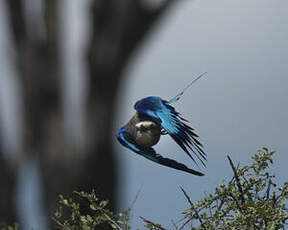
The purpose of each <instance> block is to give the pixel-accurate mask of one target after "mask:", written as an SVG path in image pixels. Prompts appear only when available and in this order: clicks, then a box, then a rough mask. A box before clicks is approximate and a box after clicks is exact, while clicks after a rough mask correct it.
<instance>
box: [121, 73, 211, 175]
mask: <svg viewBox="0 0 288 230" xmlns="http://www.w3.org/2000/svg"><path fill="white" fill-rule="evenodd" d="M204 74H206V73H203V74H201V75H200V76H198V77H197V78H196V79H194V80H193V81H192V82H191V83H190V84H189V85H187V86H186V87H185V88H184V89H183V90H182V91H181V92H180V93H178V94H177V95H176V96H175V97H173V98H172V99H170V100H168V101H167V100H163V99H161V98H160V97H157V96H150V97H145V98H143V99H141V100H139V101H137V102H136V103H135V105H134V109H135V110H136V114H135V115H134V116H133V117H132V118H131V119H130V121H129V122H128V123H127V124H126V125H124V126H123V127H122V128H120V130H119V132H118V134H117V139H118V140H119V142H120V143H121V144H122V145H123V146H125V147H127V148H129V149H130V150H132V151H133V152H135V153H137V154H140V155H141V156H143V157H145V158H147V159H149V160H151V161H154V162H156V163H158V164H161V165H165V166H167V167H171V168H174V169H178V170H182V171H185V172H188V173H191V174H194V175H197V176H203V175H204V174H203V173H201V172H199V171H196V170H194V169H190V168H188V167H187V166H186V165H184V164H182V163H179V162H177V161H175V160H172V159H169V158H165V157H162V156H161V155H160V154H158V153H156V151H155V150H154V149H153V148H152V146H154V145H156V144H157V143H158V142H159V140H160V137H161V135H166V134H169V135H170V136H171V137H172V139H173V140H174V141H175V142H176V143H177V144H178V145H179V146H180V147H181V148H182V150H183V151H184V152H185V153H186V154H187V155H188V156H189V157H190V158H191V159H192V160H193V161H194V162H195V163H196V165H198V164H197V160H198V161H200V162H201V163H202V164H203V165H204V166H205V161H206V154H205V152H204V150H203V145H202V144H201V143H200V142H199V141H198V139H197V138H198V135H197V134H196V133H195V132H194V129H193V128H191V127H190V126H188V124H187V122H188V121H187V120H186V119H184V118H183V117H182V116H181V115H180V113H179V112H177V111H176V110H175V108H174V107H173V106H172V104H173V103H175V102H177V101H178V100H179V99H180V98H181V96H182V95H183V94H184V92H185V91H186V89H188V88H189V87H190V86H191V85H192V84H193V83H194V82H196V81H197V80H198V79H200V78H201V77H202V76H203V75H204ZM191 153H192V154H193V156H192V154H191ZM196 159H197V160H196Z"/></svg>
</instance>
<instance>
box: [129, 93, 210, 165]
mask: <svg viewBox="0 0 288 230" xmlns="http://www.w3.org/2000/svg"><path fill="white" fill-rule="evenodd" d="M134 108H135V109H136V110H137V111H138V112H139V113H140V114H142V115H144V116H148V117H149V118H150V119H152V120H153V121H155V122H156V123H157V124H159V125H161V127H162V128H163V129H165V130H166V131H167V132H168V134H169V135H170V136H171V137H172V138H173V140H174V141H175V142H176V143H177V144H178V145H179V146H180V147H181V148H182V149H183V150H184V152H185V153H186V154H187V155H188V156H189V157H190V158H191V159H192V160H193V161H194V162H195V163H196V164H197V161H196V160H195V159H194V158H193V156H192V155H191V153H190V151H189V150H191V152H192V153H193V154H194V155H195V156H196V158H197V159H198V160H199V161H200V162H201V163H202V164H203V165H204V166H205V161H206V154H205V152H204V150H203V145H202V144H201V143H200V142H199V140H198V139H197V138H198V135H197V134H196V133H195V132H194V129H193V128H192V127H190V126H188V125H187V124H186V123H184V122H188V121H187V120H186V119H185V118H183V117H182V116H181V115H180V113H179V112H177V111H176V110H175V108H174V107H173V106H171V105H170V104H169V102H168V101H165V100H162V99H161V98H160V97H146V98H143V99H142V100H140V101H138V102H136V104H135V105H134ZM188 149H189V150H188Z"/></svg>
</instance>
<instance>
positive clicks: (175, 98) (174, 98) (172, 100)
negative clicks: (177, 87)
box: [168, 72, 207, 105]
mask: <svg viewBox="0 0 288 230" xmlns="http://www.w3.org/2000/svg"><path fill="white" fill-rule="evenodd" d="M206 73H207V72H204V73H202V74H200V75H199V76H198V77H197V78H195V79H194V80H193V81H191V82H190V83H189V84H188V85H187V86H186V87H185V88H184V89H183V90H182V91H181V92H180V93H178V94H177V95H176V96H175V97H173V98H172V99H170V100H169V101H168V104H170V105H171V104H173V103H174V102H176V101H178V100H179V99H180V98H181V96H182V95H183V94H184V92H185V91H186V89H188V88H189V87H190V86H191V85H193V84H194V83H195V82H196V81H197V80H199V79H200V78H201V77H203V76H204V75H205V74H206Z"/></svg>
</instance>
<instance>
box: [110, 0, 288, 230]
mask: <svg viewBox="0 0 288 230" xmlns="http://www.w3.org/2000/svg"><path fill="white" fill-rule="evenodd" d="M287 9H288V2H287V1H286V0H241V1H240V0H238V1H235V0H234V1H231V0H218V1H214V0H201V1H200V0H195V1H182V2H180V1H179V2H178V3H177V4H175V5H174V6H173V7H172V8H171V10H170V11H169V12H167V14H166V15H165V16H164V18H163V20H162V21H161V22H160V23H159V24H158V26H157V27H155V28H154V30H153V31H152V33H151V35H150V36H149V39H148V40H147V41H146V43H145V44H144V45H143V46H142V47H141V49H140V50H139V52H138V53H137V54H136V58H135V59H133V61H132V62H131V63H130V68H129V69H128V70H127V74H128V76H127V78H126V80H125V81H124V82H123V83H122V84H123V85H122V90H121V92H120V93H121V95H119V104H118V113H117V116H116V117H115V132H117V129H118V128H119V127H120V126H121V125H123V124H125V123H126V122H127V121H128V120H129V119H130V118H131V116H132V115H133V114H134V113H135V111H134V110H133V105H134V103H135V101H137V100H138V99H141V98H143V97H145V96H149V95H156V96H161V97H162V98H164V99H169V98H171V97H172V96H174V95H176V94H177V93H178V92H179V91H180V90H181V89H183V87H184V86H185V85H187V83H189V82H190V81H191V80H192V79H193V76H194V77H195V76H196V75H198V74H200V73H202V72H205V71H207V72H208V74H207V75H206V76H205V78H203V79H201V80H200V81H198V82H197V84H195V85H194V86H193V87H192V88H191V89H189V90H188V91H186V93H185V94H184V96H183V97H182V98H181V100H180V101H179V102H177V104H175V107H176V109H177V110H178V111H180V112H181V113H182V115H183V116H184V117H185V118H186V119H188V120H189V121H190V122H191V123H190V124H191V126H192V127H194V128H195V129H196V131H197V133H198V134H199V135H200V138H201V141H202V143H203V144H204V146H205V150H206V152H207V155H208V163H207V168H200V170H201V171H202V172H204V173H205V174H206V176H205V177H196V176H193V175H189V174H186V173H184V172H180V171H176V170H174V169H170V168H166V167H163V166H160V165H158V164H155V163H153V162H151V161H148V160H147V159H145V158H143V157H141V156H138V155H136V154H134V153H133V152H131V151H129V150H127V149H125V148H123V147H122V146H121V145H120V144H119V143H118V142H117V140H116V139H115V150H116V151H117V156H118V157H119V159H121V160H122V162H123V163H122V165H121V168H120V170H121V171H122V172H124V176H123V177H121V178H123V179H120V182H119V186H120V189H121V194H122V195H123V194H124V196H125V197H126V200H125V201H124V202H123V207H127V205H128V204H129V203H130V202H131V201H132V200H133V199H134V197H135V195H136V193H137V191H138V189H139V188H140V187H141V186H142V192H141V194H140V196H139V198H138V200H137V202H136V204H135V206H134V209H133V215H134V217H133V220H132V222H133V227H132V229H135V228H136V227H139V228H141V229H143V223H142V221H141V220H140V219H139V216H144V217H147V218H148V219H151V220H152V221H159V222H160V223H161V224H163V225H164V227H171V226H172V224H171V220H172V219H173V220H174V221H175V222H176V221H177V220H179V219H180V218H181V211H183V210H184V209H185V208H187V207H188V205H187V202H186V200H185V198H184V196H183V194H182V192H181V191H180V189H179V186H183V187H184V188H185V189H186V191H187V193H188V194H189V195H190V197H191V199H192V200H193V201H194V200H197V199H200V198H202V197H203V192H207V193H209V192H213V190H214V187H215V186H216V185H218V184H219V183H220V182H221V180H222V178H229V177H230V175H231V169H230V168H229V166H228V162H227V159H226V155H227V154H228V153H229V155H230V156H231V157H232V159H233V160H234V162H235V163H238V162H241V163H248V162H251V160H250V157H251V156H252V155H253V154H254V153H255V152H256V150H257V149H259V148H261V147H263V146H267V147H268V148H270V149H273V150H276V151H277V153H276V156H275V164H274V166H273V167H272V168H271V169H272V170H273V171H274V172H275V173H276V174H277V175H278V178H279V181H281V182H283V181H284V180H286V181H287V179H288V176H287V169H286V167H287V160H288V155H287V152H288V144H287V134H286V133H287V130H288V123H287V118H288V109H287V104H288V78H287V76H288V65H287V60H288V28H287V25H288V14H287ZM156 150H157V151H158V152H159V153H160V154H163V155H165V156H169V157H171V158H174V159H176V160H178V161H181V162H183V163H185V164H186V165H187V166H189V167H192V168H195V169H198V170H199V168H197V166H195V165H194V164H193V162H192V161H191V159H189V158H188V157H187V156H186V154H185V153H184V152H183V151H182V150H181V149H180V147H178V146H177V145H176V144H175V143H174V142H173V140H172V139H171V138H169V137H164V138H162V139H161V141H160V143H159V144H158V145H157V146H156ZM125 178H126V179H125ZM126 188H127V189H126Z"/></svg>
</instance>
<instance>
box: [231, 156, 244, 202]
mask: <svg viewBox="0 0 288 230" xmlns="http://www.w3.org/2000/svg"><path fill="white" fill-rule="evenodd" d="M227 158H228V160H229V163H230V165H231V168H232V170H233V173H234V177H235V180H236V184H237V187H238V189H239V192H240V198H241V202H242V204H244V203H245V198H244V193H243V189H242V186H241V184H240V180H239V176H238V174H237V171H236V168H235V166H234V164H233V162H232V160H231V158H230V157H229V156H228V155H227Z"/></svg>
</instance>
